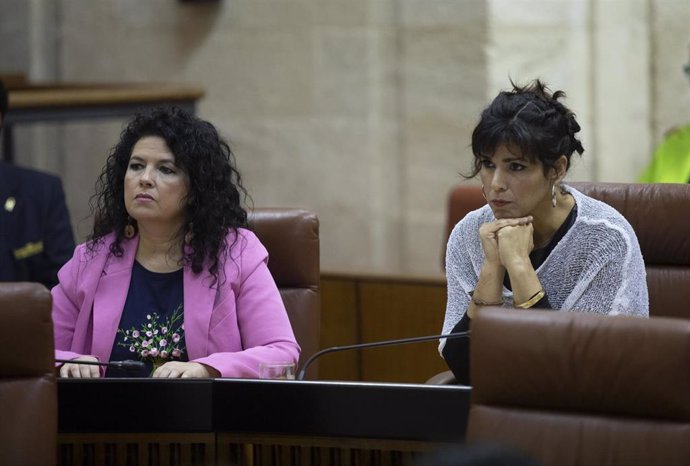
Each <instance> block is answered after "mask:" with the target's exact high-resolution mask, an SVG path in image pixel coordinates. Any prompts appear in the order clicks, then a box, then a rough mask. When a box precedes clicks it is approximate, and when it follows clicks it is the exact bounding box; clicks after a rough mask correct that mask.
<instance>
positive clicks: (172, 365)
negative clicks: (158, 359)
mask: <svg viewBox="0 0 690 466" xmlns="http://www.w3.org/2000/svg"><path fill="white" fill-rule="evenodd" d="M152 377H155V378H161V379H178V378H182V379H187V378H200V379H201V378H209V377H210V378H216V377H220V373H219V372H218V371H217V370H215V369H214V368H212V367H209V366H206V365H204V364H201V363H198V362H182V361H170V362H166V363H165V364H163V365H162V366H161V367H159V368H158V369H156V370H155V371H154V373H153V376H152Z"/></svg>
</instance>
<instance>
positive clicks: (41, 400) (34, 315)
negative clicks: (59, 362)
mask: <svg viewBox="0 0 690 466" xmlns="http://www.w3.org/2000/svg"><path fill="white" fill-rule="evenodd" d="M51 303H52V300H51V297H50V292H49V291H48V290H47V289H46V288H45V287H44V286H43V285H41V284H38V283H0V464H8V465H9V464H17V465H19V464H21V465H27V466H28V465H41V466H45V465H54V464H55V463H56V461H57V456H56V449H57V385H56V382H55V374H54V365H55V364H54V361H53V358H54V357H55V356H54V351H53V321H52V320H51V317H50V310H51Z"/></svg>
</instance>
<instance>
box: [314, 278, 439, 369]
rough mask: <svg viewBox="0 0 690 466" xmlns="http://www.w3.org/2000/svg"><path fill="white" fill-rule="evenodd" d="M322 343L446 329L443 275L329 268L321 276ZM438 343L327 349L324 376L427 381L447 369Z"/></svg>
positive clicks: (331, 343)
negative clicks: (340, 271) (399, 274)
mask: <svg viewBox="0 0 690 466" xmlns="http://www.w3.org/2000/svg"><path fill="white" fill-rule="evenodd" d="M321 299H322V301H321V306H322V319H321V322H322V326H321V342H322V347H323V348H327V347H330V346H339V345H346V344H353V343H365V342H371V341H380V340H389V339H397V338H406V337H415V336H423V335H434V334H438V333H441V326H442V324H443V315H444V312H445V305H446V284H445V280H444V279H443V278H410V277H395V276H371V275H364V274H360V275H357V274H334V273H331V274H328V273H325V274H323V275H322V278H321ZM437 347H438V343H437V342H435V341H434V342H430V343H414V344H409V345H401V346H395V347H386V348H370V349H364V350H359V351H348V352H343V353H340V354H333V355H326V356H324V357H323V358H322V359H321V360H320V363H319V379H321V380H361V381H368V382H401V383H423V382H424V381H426V380H427V379H428V378H429V377H431V376H432V375H434V374H436V373H438V372H441V371H444V370H446V369H447V367H446V365H445V363H444V362H443V360H442V359H441V357H440V356H439V354H438V351H437Z"/></svg>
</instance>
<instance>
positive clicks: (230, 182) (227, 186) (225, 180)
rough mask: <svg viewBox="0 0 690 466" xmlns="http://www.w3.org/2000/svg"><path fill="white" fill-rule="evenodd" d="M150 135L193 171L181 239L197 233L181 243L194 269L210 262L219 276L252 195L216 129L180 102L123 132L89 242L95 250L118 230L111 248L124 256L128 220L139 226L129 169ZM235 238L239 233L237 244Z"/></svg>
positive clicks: (97, 200) (96, 202)
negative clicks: (127, 188) (130, 204)
mask: <svg viewBox="0 0 690 466" xmlns="http://www.w3.org/2000/svg"><path fill="white" fill-rule="evenodd" d="M147 136H157V137H160V138H162V139H163V140H165V143H166V144H167V146H168V148H170V150H171V151H172V153H173V155H174V156H175V165H176V166H178V167H180V168H181V169H182V170H184V171H185V172H186V173H187V175H188V176H189V192H188V194H187V197H186V199H185V202H186V206H185V214H186V222H185V225H184V227H183V230H182V231H179V232H178V235H179V237H180V238H181V237H183V236H184V235H185V233H188V232H190V231H191V233H193V236H192V238H191V242H190V244H189V245H190V246H191V248H190V250H188V251H185V249H184V246H181V247H182V248H183V256H184V261H185V263H187V264H189V265H190V266H191V268H192V270H193V271H194V273H200V272H201V271H202V269H203V268H204V267H207V268H208V271H209V273H210V274H211V275H212V276H213V277H214V279H215V280H218V278H219V276H218V275H219V266H220V265H221V264H220V263H219V260H220V259H222V258H223V257H225V252H226V251H227V250H228V248H230V247H232V244H230V245H229V244H227V241H226V236H227V235H228V233H230V232H232V231H234V232H235V233H236V230H237V228H240V227H246V226H247V212H246V210H245V209H244V207H243V203H244V201H245V200H246V199H247V197H248V195H247V191H246V190H245V188H244V187H243V186H242V178H241V176H240V173H239V171H238V170H237V168H236V164H235V157H234V155H233V153H232V151H231V150H230V147H229V146H228V144H227V143H226V142H225V141H224V140H223V139H222V138H221V137H220V135H219V134H218V131H217V130H216V128H215V127H214V126H213V125H212V124H211V123H209V122H208V121H204V120H202V119H200V118H197V117H195V116H194V115H192V114H190V113H187V112H185V111H183V110H181V109H179V108H177V107H160V108H156V109H154V110H152V111H149V112H146V113H141V114H139V115H136V116H135V117H134V118H133V119H132V120H131V121H130V123H129V124H128V125H127V127H126V128H125V129H124V130H123V131H122V133H121V134H120V141H119V142H118V143H117V144H116V145H115V147H113V148H112V149H111V151H110V155H109V156H108V159H107V161H106V164H105V167H103V171H102V172H101V175H100V177H99V178H98V181H97V183H96V194H94V196H93V197H92V199H91V209H92V212H93V214H94V226H93V232H92V233H91V234H90V235H89V238H88V239H89V240H90V241H89V244H88V247H89V249H90V250H91V251H93V250H94V248H95V247H96V245H97V244H98V243H100V242H102V241H103V239H104V237H105V236H106V235H108V234H110V233H115V240H114V241H113V243H112V244H111V245H110V252H111V253H112V254H113V255H115V256H117V257H120V256H122V253H123V248H122V241H123V240H124V233H123V231H124V228H125V226H126V225H127V224H128V223H133V224H134V225H135V226H136V222H134V220H133V219H130V218H129V216H128V214H127V210H126V209H125V202H124V179H125V173H126V171H127V167H128V165H129V158H130V156H131V155H132V149H133V148H134V145H135V144H136V143H137V142H138V141H139V140H140V139H142V138H144V137H147ZM190 228H191V230H190ZM235 241H237V235H235V238H234V241H233V244H234V242H235ZM190 251H191V252H190ZM227 256H228V257H229V254H228V255H227Z"/></svg>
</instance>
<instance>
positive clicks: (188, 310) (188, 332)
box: [184, 267, 216, 360]
mask: <svg viewBox="0 0 690 466" xmlns="http://www.w3.org/2000/svg"><path fill="white" fill-rule="evenodd" d="M212 279H213V277H212V276H211V275H210V274H209V273H208V271H207V270H206V269H204V270H202V272H201V273H200V274H198V275H197V274H195V273H194V272H192V268H191V267H185V268H184V334H185V342H186V344H187V355H188V356H189V359H190V360H192V359H198V358H202V357H205V356H208V355H209V349H208V343H209V342H208V335H209V324H210V322H211V314H212V312H213V305H214V303H215V301H216V288H215V286H214V287H213V288H211V283H212Z"/></svg>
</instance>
